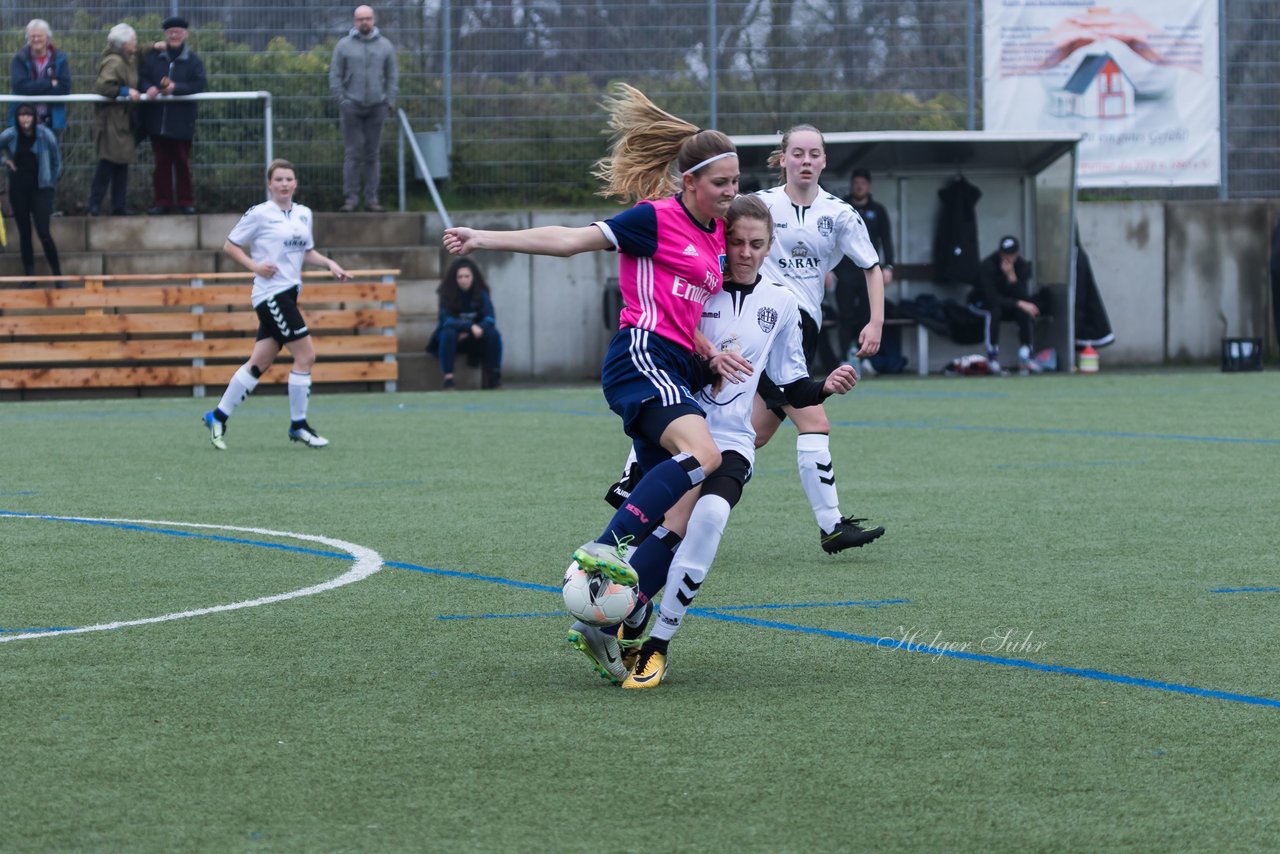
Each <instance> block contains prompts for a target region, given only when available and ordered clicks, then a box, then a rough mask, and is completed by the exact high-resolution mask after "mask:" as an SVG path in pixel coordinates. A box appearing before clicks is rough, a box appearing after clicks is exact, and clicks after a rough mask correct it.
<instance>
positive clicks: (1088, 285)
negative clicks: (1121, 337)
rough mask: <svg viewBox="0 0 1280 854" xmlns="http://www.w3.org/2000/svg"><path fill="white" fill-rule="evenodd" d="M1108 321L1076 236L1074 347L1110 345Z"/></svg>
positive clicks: (1090, 265) (1087, 255)
mask: <svg viewBox="0 0 1280 854" xmlns="http://www.w3.org/2000/svg"><path fill="white" fill-rule="evenodd" d="M1115 340H1116V336H1115V334H1114V333H1113V332H1112V331H1111V319H1110V318H1109V317H1107V308H1106V306H1104V305H1103V304H1102V294H1100V293H1098V283H1097V282H1096V281H1095V280H1094V278H1093V264H1091V263H1090V262H1089V254H1088V253H1087V252H1085V251H1084V247H1083V246H1081V245H1080V237H1079V235H1077V236H1076V346H1077V347H1084V346H1086V345H1087V346H1090V347H1105V346H1107V345H1108V344H1111V343H1114V342H1115Z"/></svg>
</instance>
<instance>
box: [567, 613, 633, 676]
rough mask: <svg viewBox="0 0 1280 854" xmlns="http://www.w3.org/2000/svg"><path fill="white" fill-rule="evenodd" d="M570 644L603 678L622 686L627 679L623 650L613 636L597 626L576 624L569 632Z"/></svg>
mask: <svg viewBox="0 0 1280 854" xmlns="http://www.w3.org/2000/svg"><path fill="white" fill-rule="evenodd" d="M569 643H571V644H573V645H574V646H575V647H577V649H578V650H579V651H580V652H581V653H582V654H583V655H585V656H586V657H587V658H588V659H589V660H590V661H591V666H592V667H594V668H595V669H596V673H599V674H600V676H601V677H602V678H604V679H608V680H609V681H610V682H612V683H613V684H615V685H621V684H622V680H623V679H626V678H627V667H626V665H624V664H623V663H622V648H621V647H620V646H618V639H617V638H616V637H614V636H613V635H611V634H609V633H607V632H605V631H603V630H601V629H597V628H596V627H595V626H588V625H587V624H586V623H583V622H576V623H574V624H573V628H572V629H570V630H569Z"/></svg>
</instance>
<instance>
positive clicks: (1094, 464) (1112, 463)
mask: <svg viewBox="0 0 1280 854" xmlns="http://www.w3.org/2000/svg"><path fill="white" fill-rule="evenodd" d="M1146 464H1147V461H1146V460H1076V461H1069V460H1064V461H1061V462H1051V461H1047V460H1046V461H1045V462H1039V463H997V464H996V465H994V466H992V468H994V469H997V470H1002V471H1026V470H1029V469H1077V468H1115V467H1117V466H1145V465H1146Z"/></svg>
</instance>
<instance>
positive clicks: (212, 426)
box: [200, 410, 227, 451]
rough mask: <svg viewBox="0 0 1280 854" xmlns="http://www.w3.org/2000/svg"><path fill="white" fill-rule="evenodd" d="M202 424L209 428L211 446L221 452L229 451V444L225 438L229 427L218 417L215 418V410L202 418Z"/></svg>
mask: <svg viewBox="0 0 1280 854" xmlns="http://www.w3.org/2000/svg"><path fill="white" fill-rule="evenodd" d="M200 423H202V424H204V426H206V427H208V428H209V444H210V445H213V446H214V447H215V448H217V449H218V450H219V451H225V450H226V449H227V442H226V439H225V438H223V437H224V436H226V435H227V425H226V424H224V423H223V422H221V421H219V420H218V419H217V417H216V416H214V414H213V410H209V411H208V412H206V413H205V414H204V415H202V416H200Z"/></svg>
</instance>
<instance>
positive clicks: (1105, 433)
mask: <svg viewBox="0 0 1280 854" xmlns="http://www.w3.org/2000/svg"><path fill="white" fill-rule="evenodd" d="M831 423H832V424H834V425H836V426H839V427H862V428H872V429H876V428H879V429H890V430H904V429H906V430H946V431H952V432H961V433H1005V434H1020V435H1028V436H1075V437H1078V438H1085V439H1141V440H1145V441H1152V442H1210V443H1215V444H1227V445H1280V439H1246V438H1242V437H1236V436H1196V435H1193V434H1184V433H1136V432H1132V431H1128V430H1082V429H1068V428H1065V427H1003V426H1000V425H998V424H995V425H993V424H942V423H939V422H937V421H833V422H831Z"/></svg>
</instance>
